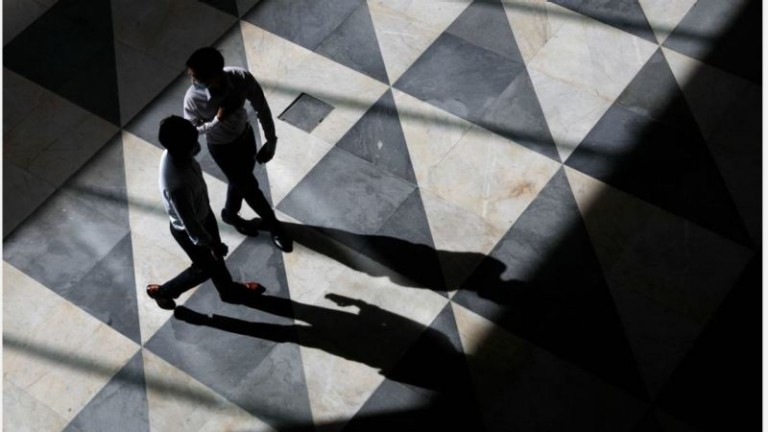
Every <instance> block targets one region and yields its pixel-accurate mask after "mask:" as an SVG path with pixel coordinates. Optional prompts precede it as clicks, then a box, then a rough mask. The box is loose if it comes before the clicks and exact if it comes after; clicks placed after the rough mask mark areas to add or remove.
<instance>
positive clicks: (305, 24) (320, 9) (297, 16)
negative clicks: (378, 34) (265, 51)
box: [243, 0, 365, 51]
mask: <svg viewBox="0 0 768 432" xmlns="http://www.w3.org/2000/svg"><path fill="white" fill-rule="evenodd" d="M363 3H365V1H364V0H291V1H281V0H265V1H261V2H259V3H258V4H256V6H254V8H253V9H252V10H251V11H250V12H249V13H248V14H246V15H245V16H244V17H243V19H244V20H245V21H248V22H250V23H251V24H254V25H256V26H258V27H261V28H263V29H264V30H267V31H269V32H270V33H274V34H276V35H278V36H280V37H282V38H284V39H287V40H289V41H291V42H293V43H295V44H297V45H301V46H303V47H304V48H307V49H309V50H311V51H314V50H315V49H316V48H317V47H319V46H320V45H321V44H322V43H323V41H325V39H326V38H327V37H328V36H329V35H330V34H331V33H333V31H334V30H336V28H338V27H339V26H340V25H341V24H342V23H343V22H344V21H345V20H346V19H347V18H348V17H349V16H350V15H352V13H353V12H354V11H355V10H356V9H357V8H358V7H359V6H360V5H361V4H363Z"/></svg>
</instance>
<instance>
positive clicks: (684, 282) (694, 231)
mask: <svg viewBox="0 0 768 432" xmlns="http://www.w3.org/2000/svg"><path fill="white" fill-rule="evenodd" d="M566 173H567V175H568V180H569V182H570V184H571V189H572V190H573V193H574V197H575V198H576V202H577V204H578V207H579V210H580V212H581V214H582V216H583V219H584V222H585V224H586V227H587V231H588V232H589V235H590V238H591V239H592V244H593V246H594V249H595V252H596V253H597V257H598V260H599V261H600V264H601V265H602V267H603V272H604V273H605V276H606V280H607V282H608V285H609V286H610V287H611V289H614V290H635V291H637V292H639V293H641V294H643V295H645V296H647V297H649V298H651V299H653V300H654V301H656V302H658V303H660V304H662V305H664V306H666V307H668V308H670V309H672V310H673V311H675V312H676V313H678V314H680V315H682V316H685V317H687V318H688V319H690V320H693V321H694V322H696V323H699V324H702V325H703V324H704V323H706V322H707V321H708V320H709V318H710V317H711V315H712V313H713V312H714V311H715V310H716V309H717V308H718V307H719V305H720V303H721V301H722V300H723V298H724V297H725V295H726V294H727V293H728V292H729V290H730V289H731V287H732V286H733V284H734V283H735V282H736V280H737V279H738V277H739V276H740V275H741V272H742V270H743V269H744V267H745V265H746V264H747V262H748V260H749V259H750V258H751V257H752V252H751V251H749V250H748V249H746V248H745V247H743V246H741V245H738V244H736V243H734V242H732V241H730V240H728V239H725V238H723V237H721V236H720V235H718V234H715V233H713V232H711V231H708V230H706V229H704V228H702V227H700V226H698V225H696V224H694V223H692V222H689V221H687V220H684V219H681V218H679V217H677V216H675V215H672V214H671V213H668V212H666V211H664V210H662V209H660V208H658V207H655V206H653V205H651V204H649V203H647V202H645V201H642V200H640V199H638V198H635V197H632V196H630V195H628V194H626V193H624V192H621V191H619V190H617V189H614V188H612V187H610V186H608V185H606V184H605V183H602V182H600V181H598V180H596V179H594V178H592V177H589V176H587V175H586V174H583V173H581V172H579V171H576V170H573V169H570V168H567V169H566Z"/></svg>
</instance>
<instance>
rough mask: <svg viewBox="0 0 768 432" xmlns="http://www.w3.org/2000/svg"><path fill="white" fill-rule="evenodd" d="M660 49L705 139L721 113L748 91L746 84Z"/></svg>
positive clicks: (718, 120)
mask: <svg viewBox="0 0 768 432" xmlns="http://www.w3.org/2000/svg"><path fill="white" fill-rule="evenodd" d="M662 52H663V53H664V57H665V58H666V59H667V63H668V64H669V67H670V69H672V74H673V75H674V76H675V80H677V83H678V85H679V86H680V89H681V90H682V91H683V95H684V96H685V100H686V101H687V102H688V106H689V107H690V109H691V112H692V113H693V116H694V117H695V118H696V121H697V122H698V124H699V129H700V130H701V132H702V134H703V135H704V137H705V138H709V137H710V136H711V135H712V134H713V132H714V131H715V130H716V129H717V128H718V126H720V125H721V124H722V119H723V118H724V117H725V113H727V112H729V111H730V110H731V109H732V107H733V106H734V105H735V104H736V103H738V101H739V100H740V99H741V98H742V97H744V93H745V92H747V91H749V90H751V89H750V87H751V86H750V83H749V82H748V81H746V80H744V79H742V78H739V77H737V76H735V75H731V74H729V73H727V72H725V71H723V70H721V69H717V68H715V67H712V66H710V65H707V64H706V63H702V62H700V61H698V60H696V59H693V58H691V57H688V56H686V55H683V54H680V53H678V52H677V51H673V50H670V49H667V48H662ZM753 91H754V90H753Z"/></svg>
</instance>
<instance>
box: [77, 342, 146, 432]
mask: <svg viewBox="0 0 768 432" xmlns="http://www.w3.org/2000/svg"><path fill="white" fill-rule="evenodd" d="M144 380H145V378H144V360H143V356H142V351H141V350H139V351H138V352H137V353H136V355H135V356H134V357H133V358H132V359H131V360H129V361H128V364H126V365H125V366H124V367H123V369H121V370H120V371H119V372H117V374H115V376H114V377H112V379H111V380H110V381H109V383H108V384H107V385H106V386H104V388H103V389H101V391H100V392H99V393H98V394H97V395H96V396H94V397H93V399H91V401H90V402H88V405H86V406H85V408H83V409H82V410H81V411H80V412H79V413H78V414H77V416H76V417H75V418H74V419H73V420H72V421H71V422H70V423H69V425H68V426H67V427H66V428H65V429H64V431H66V432H82V431H90V430H110V429H111V430H121V431H130V432H149V430H150V428H149V412H148V411H149V407H148V405H147V392H146V385H145V381H144Z"/></svg>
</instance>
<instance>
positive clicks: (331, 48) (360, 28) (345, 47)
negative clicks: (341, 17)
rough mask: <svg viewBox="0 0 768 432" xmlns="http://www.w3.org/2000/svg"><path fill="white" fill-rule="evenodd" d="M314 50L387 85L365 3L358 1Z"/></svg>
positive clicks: (384, 68) (369, 13)
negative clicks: (344, 18) (352, 9)
mask: <svg viewBox="0 0 768 432" xmlns="http://www.w3.org/2000/svg"><path fill="white" fill-rule="evenodd" d="M316 52H317V53H318V54H322V55H324V56H326V57H328V58H330V59H332V60H335V61H337V62H339V63H341V64H343V65H345V66H348V67H350V68H352V69H354V70H356V71H358V72H362V73H364V74H366V75H368V76H370V77H372V78H375V79H377V80H379V81H381V82H383V83H385V84H389V78H388V76H387V69H386V67H385V66H384V59H383V58H382V55H381V49H380V48H379V41H378V39H377V38H376V31H375V29H374V27H373V21H372V20H371V12H370V11H369V10H368V3H366V2H362V3H361V4H360V6H359V7H358V8H357V9H355V11H354V12H352V14H351V15H350V16H349V17H347V19H346V20H345V21H344V22H343V23H341V25H339V27H337V28H336V29H335V30H334V31H333V33H331V34H330V35H329V36H328V37H327V38H326V39H325V40H324V41H323V43H322V44H320V46H318V47H317V50H316Z"/></svg>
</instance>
